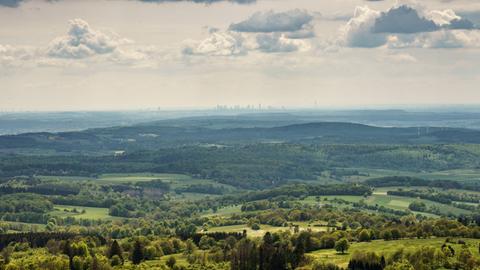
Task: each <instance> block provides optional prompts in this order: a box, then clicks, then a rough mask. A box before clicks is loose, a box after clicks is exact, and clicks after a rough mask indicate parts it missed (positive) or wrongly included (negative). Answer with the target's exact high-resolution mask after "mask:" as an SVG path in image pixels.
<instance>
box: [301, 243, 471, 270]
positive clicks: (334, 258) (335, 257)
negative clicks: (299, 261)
mask: <svg viewBox="0 0 480 270" xmlns="http://www.w3.org/2000/svg"><path fill="white" fill-rule="evenodd" d="M453 240H454V241H455V242H456V240H457V239H453ZM463 240H465V239H463ZM465 241H466V243H467V245H468V247H469V248H470V250H471V251H472V253H473V254H474V255H475V256H479V253H478V240H474V239H466V240H465ZM443 243H445V238H431V239H404V240H396V241H384V240H376V241H372V242H363V243H351V246H350V249H349V250H348V253H347V254H339V253H337V252H336V251H335V250H333V249H324V250H318V251H314V252H311V253H309V255H310V256H312V257H313V258H314V259H316V260H320V261H326V262H331V263H334V264H337V265H339V266H341V267H346V266H347V264H348V261H349V260H350V257H351V255H352V254H353V253H355V251H362V252H376V253H377V254H379V255H384V256H385V257H387V258H388V256H390V255H391V254H392V253H393V252H394V251H396V250H399V249H402V248H403V249H404V250H405V251H408V250H412V249H415V248H418V247H422V246H431V247H441V246H442V244H443ZM451 245H452V247H453V248H455V249H456V250H458V249H460V248H461V245H459V244H451Z"/></svg>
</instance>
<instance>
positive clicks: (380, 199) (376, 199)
mask: <svg viewBox="0 0 480 270" xmlns="http://www.w3.org/2000/svg"><path fill="white" fill-rule="evenodd" d="M389 190H391V189H389ZM386 191H387V189H382V190H380V191H376V192H375V193H373V194H372V195H371V196H368V197H366V198H365V197H363V196H337V195H333V196H320V202H317V199H316V198H315V197H313V196H310V197H307V198H305V199H304V200H302V201H301V202H303V203H307V204H317V203H320V204H324V203H332V200H334V199H341V200H345V201H347V202H351V203H354V202H360V201H361V200H364V201H365V203H367V204H369V205H378V206H384V207H387V208H390V209H394V210H407V209H408V206H409V205H410V203H412V202H414V201H422V202H424V203H425V204H426V205H427V206H435V207H438V208H439V209H440V212H441V213H442V214H445V215H446V214H449V213H454V214H457V215H458V214H470V213H471V212H470V211H468V210H464V209H460V208H457V207H454V206H451V205H446V204H441V203H438V202H433V201H429V200H423V199H417V198H410V197H401V196H392V195H387V194H386ZM325 199H327V200H326V201H325ZM418 213H420V212H418ZM421 214H422V215H425V216H431V217H435V216H436V215H433V214H430V213H421Z"/></svg>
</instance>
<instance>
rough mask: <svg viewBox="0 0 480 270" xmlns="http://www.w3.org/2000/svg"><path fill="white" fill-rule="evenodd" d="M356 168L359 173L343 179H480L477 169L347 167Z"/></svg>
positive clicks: (356, 180)
mask: <svg viewBox="0 0 480 270" xmlns="http://www.w3.org/2000/svg"><path fill="white" fill-rule="evenodd" d="M349 169H350V170H357V171H358V172H360V174H361V175H352V176H346V177H344V180H345V181H352V182H362V181H364V180H366V179H369V178H377V177H384V176H398V175H402V176H411V177H418V178H424V179H428V180H454V181H477V180H480V170H479V169H454V170H444V171H433V172H414V171H401V170H389V169H372V168H349Z"/></svg>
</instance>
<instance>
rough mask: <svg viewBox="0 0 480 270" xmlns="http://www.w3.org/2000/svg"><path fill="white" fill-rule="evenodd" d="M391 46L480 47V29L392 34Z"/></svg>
mask: <svg viewBox="0 0 480 270" xmlns="http://www.w3.org/2000/svg"><path fill="white" fill-rule="evenodd" d="M387 46H388V47H389V48H395V49H398V48H411V47H414V48H427V49H440V48H447V49H448V48H480V31H478V30H476V31H466V30H441V31H436V32H431V33H422V34H420V35H415V36H392V37H390V38H389V40H388V43H387Z"/></svg>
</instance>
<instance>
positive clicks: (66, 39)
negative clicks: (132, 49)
mask: <svg viewBox="0 0 480 270" xmlns="http://www.w3.org/2000/svg"><path fill="white" fill-rule="evenodd" d="M125 43H128V41H127V40H125V39H121V38H119V37H116V36H113V35H108V34H105V33H103V32H100V31H97V30H94V29H92V28H91V27H90V25H89V24H88V23H87V22H86V21H84V20H81V19H74V20H71V21H70V29H69V31H68V34H67V35H66V36H62V37H58V38H56V39H55V40H53V41H52V42H51V43H50V45H49V46H48V49H47V54H48V55H49V56H52V57H58V58H86V57H90V56H94V55H99V54H108V53H112V52H113V51H115V50H116V49H117V48H118V46H119V45H121V44H125Z"/></svg>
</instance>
